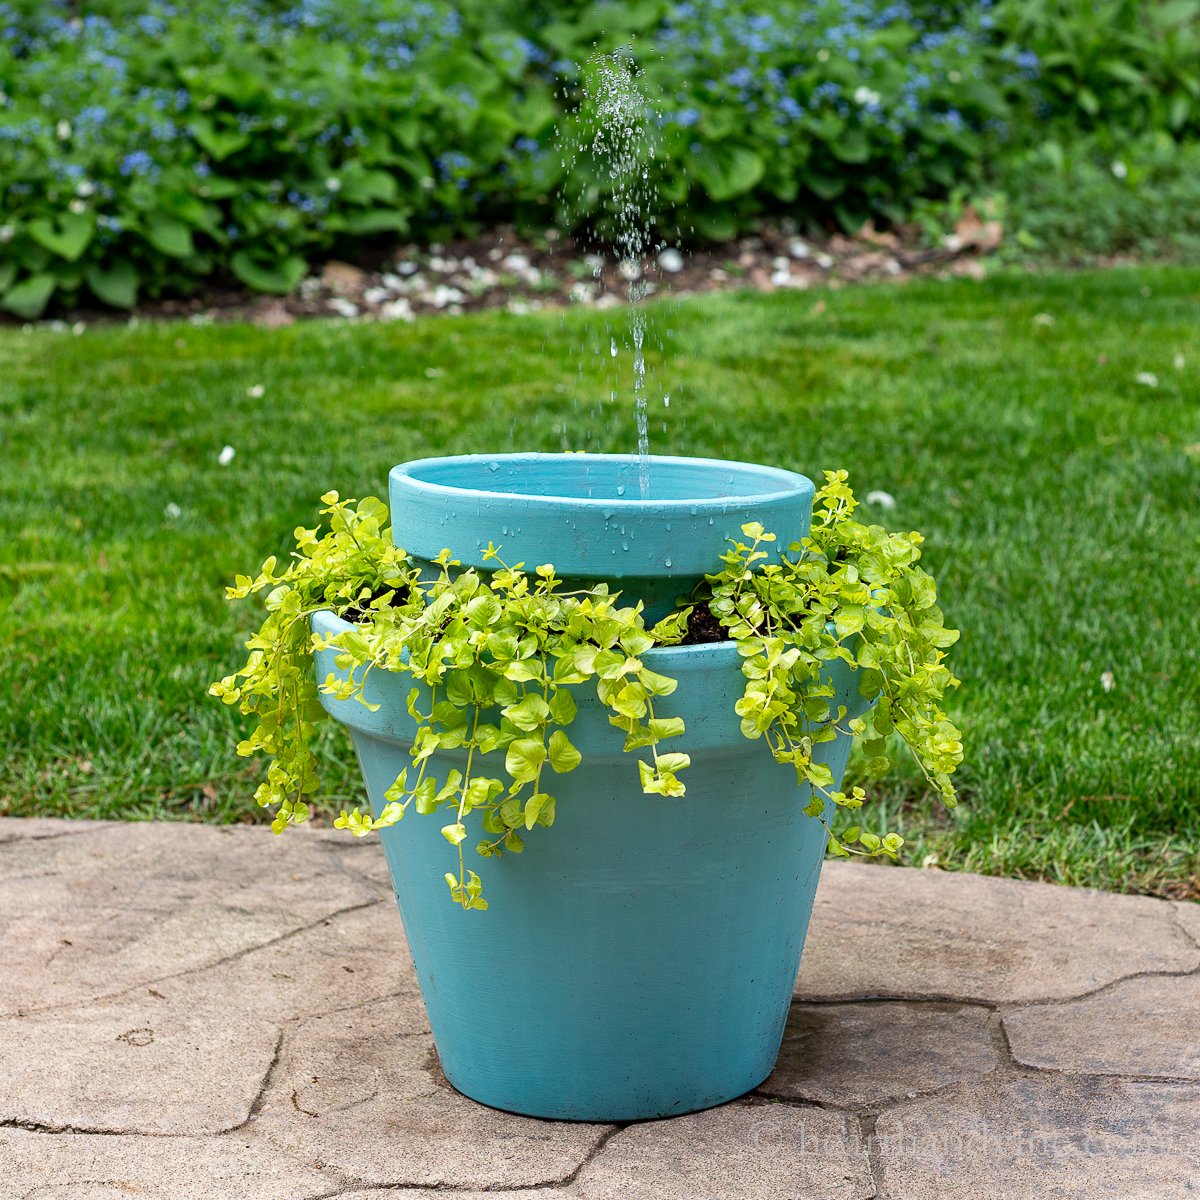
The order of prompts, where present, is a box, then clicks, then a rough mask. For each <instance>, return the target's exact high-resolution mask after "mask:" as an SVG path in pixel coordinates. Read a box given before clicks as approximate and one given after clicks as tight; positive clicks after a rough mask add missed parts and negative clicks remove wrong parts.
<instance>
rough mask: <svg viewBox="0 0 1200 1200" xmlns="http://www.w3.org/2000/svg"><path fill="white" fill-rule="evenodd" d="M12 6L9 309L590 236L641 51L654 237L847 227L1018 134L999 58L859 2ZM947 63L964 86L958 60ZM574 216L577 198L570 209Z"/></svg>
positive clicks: (256, 0)
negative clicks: (499, 231)
mask: <svg viewBox="0 0 1200 1200" xmlns="http://www.w3.org/2000/svg"><path fill="white" fill-rule="evenodd" d="M76 10H77V6H76V5H75V4H73V3H71V4H68V3H67V2H66V0H54V2H52V3H42V4H36V3H33V2H32V0H6V2H4V3H0V93H2V98H0V195H2V196H3V214H2V216H0V303H2V304H3V305H4V306H5V307H6V308H7V309H8V310H9V311H10V312H13V313H15V314H17V315H19V316H21V317H23V318H26V319H30V318H33V317H36V316H37V315H39V314H40V313H41V312H42V311H43V310H44V308H45V306H46V304H47V303H49V301H50V300H51V298H53V297H55V296H57V297H58V299H59V301H60V302H61V303H62V304H64V305H65V306H68V307H69V306H71V305H72V304H75V303H78V302H79V301H80V299H81V298H82V297H83V296H84V295H85V291H86V292H90V293H91V294H92V295H94V296H95V297H97V298H98V299H100V300H102V301H103V302H104V303H106V304H110V305H114V306H117V307H130V306H132V305H133V304H134V303H135V302H136V300H137V298H138V296H139V295H141V294H150V295H155V294H158V293H160V292H162V291H164V290H173V291H183V292H186V291H188V290H189V289H191V288H194V287H195V286H196V285H197V283H198V282H200V281H202V280H203V279H205V278H208V277H210V276H212V275H213V274H214V273H216V274H217V275H220V274H221V273H223V272H229V273H232V274H233V275H234V276H236V278H237V279H239V280H240V281H241V282H242V283H244V284H246V285H248V286H250V287H252V288H256V289H258V290H260V291H265V292H280V293H282V292H287V291H289V290H291V289H292V288H293V287H295V286H296V284H297V283H298V282H299V280H300V279H301V278H302V277H303V276H304V274H305V273H306V271H307V270H308V266H309V262H310V260H311V259H313V258H318V257H323V256H328V255H329V254H330V253H332V252H333V251H334V250H335V249H337V248H338V247H339V246H341V247H344V248H345V252H347V253H349V252H352V250H353V247H354V245H355V244H356V243H357V242H360V241H361V240H363V239H370V238H378V237H395V236H397V235H401V236H408V235H409V234H410V233H412V234H421V235H424V236H428V237H431V238H434V239H437V238H443V237H446V236H450V235H452V234H455V233H463V232H472V231H473V230H474V229H475V228H477V226H478V224H479V223H480V222H495V221H498V220H502V219H503V220H510V219H515V220H517V221H518V222H519V223H521V224H523V225H526V226H530V225H533V226H537V225H543V226H544V225H545V224H546V223H547V222H548V221H549V220H550V219H551V218H552V216H554V215H557V217H558V219H560V220H564V221H566V220H569V221H570V223H571V224H572V225H578V224H580V223H584V224H590V225H599V226H601V227H603V225H604V222H605V220H606V219H607V217H608V209H609V208H611V206H612V204H613V200H612V196H611V190H612V189H611V187H610V186H609V181H607V180H606V179H605V178H604V176H603V173H601V172H597V171H591V173H590V174H589V168H588V166H587V165H586V164H584V163H580V164H579V167H578V178H577V179H576V180H575V182H576V183H578V184H579V187H578V188H575V189H573V191H572V199H571V205H570V206H569V207H570V211H569V212H568V211H567V210H566V208H561V209H560V211H558V212H557V214H555V203H556V201H555V196H556V189H557V187H558V185H559V184H560V182H561V181H562V178H563V174H564V171H565V167H564V165H563V164H564V161H565V159H564V156H563V155H562V154H561V153H560V152H559V150H557V149H555V148H554V141H555V130H556V129H558V130H559V131H560V133H563V132H565V134H566V135H567V136H568V138H569V136H570V135H571V133H572V131H573V130H574V125H573V123H572V122H573V118H572V117H571V115H570V114H572V113H573V112H575V111H576V110H577V103H578V98H579V94H580V92H579V89H580V83H581V80H582V77H583V71H584V65H583V64H584V63H585V60H586V58H587V55H588V54H589V53H591V51H592V49H593V48H594V47H596V46H597V45H598V46H600V48H601V49H611V48H613V47H615V46H618V45H627V46H628V47H629V48H630V54H631V55H632V56H633V58H634V59H635V60H637V61H639V62H642V63H643V64H644V69H645V71H646V76H647V81H648V86H649V87H650V88H651V89H652V90H653V92H654V95H655V96H656V100H655V112H654V114H653V116H652V117H651V120H652V122H653V124H654V127H655V130H656V133H657V136H658V139H659V140H660V142H661V147H662V150H661V153H660V154H659V155H658V157H657V158H656V159H655V160H654V162H653V163H652V164H650V169H649V171H648V174H649V177H650V183H651V186H652V188H653V189H657V202H656V203H655V205H654V206H652V207H653V208H654V211H648V212H647V213H646V214H645V218H646V220H647V222H648V223H649V224H650V225H651V226H652V227H654V228H655V231H656V234H657V235H658V236H660V237H668V236H669V237H675V236H682V237H686V238H692V237H698V238H703V237H710V238H720V237H727V236H732V234H733V233H736V232H737V230H738V229H739V228H742V227H743V226H745V225H747V224H749V223H752V222H753V220H755V219H756V218H757V216H758V215H759V214H761V213H764V212H771V211H783V210H789V211H792V210H796V211H799V212H800V213H801V214H807V215H808V216H811V217H819V216H822V215H825V214H828V213H834V214H836V215H837V216H838V219H839V220H841V222H842V223H843V225H845V226H846V227H847V228H854V227H857V225H858V224H861V222H862V220H863V219H865V217H866V216H869V215H872V214H873V213H875V212H880V213H883V214H885V215H886V214H889V213H890V214H893V215H900V214H902V213H903V211H904V208H905V205H906V203H907V200H908V199H909V198H910V197H911V196H913V195H919V194H922V193H923V192H924V191H927V190H928V189H930V188H933V189H935V190H936V189H941V188H945V187H949V186H950V185H951V184H952V183H953V182H954V181H955V180H956V179H957V178H958V177H959V176H960V175H961V174H962V173H963V172H964V171H968V172H969V171H970V170H972V169H973V168H972V165H971V164H973V163H977V161H978V160H979V158H980V155H981V154H982V152H983V148H984V146H985V144H986V142H987V140H988V138H990V137H992V136H993V135H994V134H995V132H996V130H997V129H998V128H999V126H998V125H996V122H997V121H998V120H999V119H1000V118H1001V117H1002V116H1003V114H1004V113H1005V112H1006V111H1007V101H1006V99H1005V95H1004V88H1003V87H998V86H997V85H996V83H995V82H993V81H991V80H990V77H989V75H988V63H989V61H990V59H989V57H988V56H989V55H990V54H991V49H990V47H989V41H988V38H989V37H990V34H989V33H988V31H987V30H986V29H984V28H983V26H982V25H981V24H980V21H979V20H978V19H976V18H975V17H974V16H972V15H971V14H970V13H968V14H967V16H966V17H964V18H963V19H962V20H959V19H958V18H955V20H954V21H952V22H950V23H949V24H948V25H946V27H945V28H940V27H939V28H933V27H932V25H931V24H930V22H929V21H927V20H925V19H921V20H917V19H915V18H912V19H910V18H911V14H910V13H908V10H907V9H906V8H905V7H904V6H903V5H899V6H897V5H891V6H887V7H884V6H882V5H880V6H879V7H876V6H874V5H873V4H861V3H854V2H852V0H828V2H827V3H825V4H824V5H820V6H812V5H808V4H802V3H799V2H797V0H777V2H774V3H771V4H767V5H761V4H756V3H752V2H750V0H729V2H728V3H720V2H718V0H695V2H694V3H668V2H666V0H649V2H648V3H642V4H627V3H621V4H614V3H601V4H599V5H585V4H583V3H581V2H579V0H543V2H542V3H539V4H535V5H532V6H531V5H524V4H516V3H514V2H513V0H458V2H457V3H452V2H451V0H369V2H367V3H358V2H357V0H356V2H355V3H349V2H348V0H305V2H304V3H288V2H286V0H285V2H281V3H280V2H274V0H198V2H197V3H195V4H189V5H179V6H172V5H168V4H165V3H162V2H160V0H145V2H144V3H138V2H125V3H120V2H117V0H113V2H111V3H100V2H98V0H93V2H92V3H91V4H85V5H84V6H83V10H84V15H82V16H81V15H78V14H77V11H76ZM943 60H945V61H943ZM575 192H577V193H578V195H575Z"/></svg>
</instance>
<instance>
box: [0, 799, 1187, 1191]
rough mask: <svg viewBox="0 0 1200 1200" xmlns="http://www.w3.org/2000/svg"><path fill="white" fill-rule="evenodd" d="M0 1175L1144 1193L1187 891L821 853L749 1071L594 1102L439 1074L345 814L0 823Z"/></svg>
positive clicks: (1180, 1026) (191, 1184) (1164, 1151)
mask: <svg viewBox="0 0 1200 1200" xmlns="http://www.w3.org/2000/svg"><path fill="white" fill-rule="evenodd" d="M0 927H2V928H3V941H2V943H0V962H2V964H3V967H2V969H0V1197H21V1198H23V1200H50V1198H54V1200H58V1198H60V1197H65V1198H68V1200H116V1197H119V1196H120V1197H125V1196H130V1195H135V1196H139V1197H161V1198H163V1200H187V1198H190V1197H198V1198H199V1197H204V1198H205V1200H208V1198H211V1197H219V1198H221V1200H226V1198H228V1200H283V1198H285V1197H286V1198H287V1200H316V1198H318V1197H326V1196H339V1197H346V1198H351V1197H353V1198H356V1200H366V1198H367V1197H369V1196H374V1195H376V1194H378V1192H379V1191H381V1190H387V1189H404V1190H405V1192H406V1194H407V1195H408V1196H409V1197H412V1198H413V1200H432V1198H433V1194H434V1191H435V1190H436V1191H439V1192H444V1191H446V1190H452V1191H455V1192H456V1193H457V1195H458V1196H459V1197H462V1198H463V1200H467V1198H469V1197H477V1198H481V1197H482V1194H483V1193H486V1194H487V1195H488V1196H489V1197H494V1196H496V1195H497V1194H499V1195H504V1194H505V1193H506V1192H512V1193H514V1197H513V1200H516V1198H515V1193H516V1192H518V1191H520V1192H522V1193H523V1194H524V1193H525V1192H526V1191H527V1190H528V1189H536V1190H537V1195H539V1196H542V1197H545V1198H546V1200H563V1198H565V1197H568V1196H569V1197H578V1198H579V1200H609V1198H615V1197H625V1198H628V1200H740V1198H742V1197H747V1198H750V1197H753V1198H755V1200H758V1198H762V1200H810V1198H811V1200H834V1198H836V1200H868V1198H870V1197H880V1198H881V1197H891V1198H894V1200H925V1198H926V1197H939V1198H940V1197H946V1196H964V1197H970V1198H971V1200H991V1198H997V1200H999V1198H1002V1197H1003V1198H1005V1200H1007V1198H1010V1197H1011V1198H1012V1200H1024V1198H1026V1197H1031V1196H1054V1197H1066V1198H1076V1197H1080V1198H1082V1197H1109V1196H1119V1197H1120V1198H1121V1200H1141V1198H1145V1200H1151V1198H1153V1200H1169V1198H1172V1197H1176V1196H1178V1197H1184V1196H1186V1197H1189V1198H1190V1200H1194V1198H1195V1197H1196V1195H1197V1191H1198V1190H1200V905H1197V904H1194V903H1177V904H1173V903H1170V902H1168V901H1164V900H1154V899H1148V898H1145V897H1138V896H1114V895H1107V894H1104V893H1094V892H1085V891H1079V890H1075V889H1069V888H1058V887H1054V886H1051V885H1048V884H1037V883H1017V882H1013V881H1010V880H999V879H988V878H983V877H981V876H975V875H955V874H947V873H942V872H938V871H915V870H904V869H898V868H889V867H877V866H864V865H848V864H840V863H827V864H826V866H825V870H824V874H823V877H822V881H821V886H820V889H819V891H818V893H817V903H816V908H815V911H814V914H813V922H812V927H811V929H810V932H809V936H808V944H807V946H806V948H805V952H804V962H803V966H802V968H801V971H800V978H799V980H798V981H797V984H796V1001H795V1003H794V1005H793V1007H792V1013H791V1017H790V1019H789V1022H788V1027H787V1032H786V1034H785V1037H784V1042H783V1048H782V1050H781V1051H780V1055H779V1059H778V1061H777V1063H776V1067H775V1070H774V1072H773V1074H772V1075H771V1076H770V1078H769V1079H767V1080H766V1081H765V1082H764V1083H763V1084H762V1086H761V1087H760V1088H759V1089H758V1090H757V1091H756V1092H754V1093H753V1094H751V1095H749V1096H746V1097H743V1098H742V1099H741V1100H738V1101H737V1102H735V1103H733V1104H729V1105H726V1106H724V1107H722V1108H719V1109H715V1110H712V1111H709V1112H704V1113H697V1114H692V1115H690V1116H685V1117H678V1118H675V1119H673V1120H670V1121H657V1122H647V1123H645V1124H639V1125H630V1126H627V1127H620V1126H615V1125H584V1124H570V1123H563V1122H552V1121H538V1120H533V1119H530V1118H527V1117H517V1116H512V1115H510V1114H507V1113H503V1112H497V1111H495V1110H493V1109H489V1108H485V1107H482V1106H481V1105H478V1104H475V1103H474V1102H472V1101H470V1100H467V1099H466V1098H465V1097H463V1096H461V1095H460V1094H459V1093H457V1092H456V1091H454V1090H453V1089H452V1088H451V1087H449V1085H448V1084H447V1083H446V1082H445V1080H444V1079H443V1078H442V1075H441V1071H440V1069H439V1066H438V1060H437V1055H436V1052H435V1051H434V1047H433V1040H432V1038H431V1037H430V1035H429V1028H428V1026H427V1024H426V1022H425V1015H424V1010H423V1008H422V1005H421V998H420V995H419V992H418V990H417V986H416V981H415V979H414V976H413V970H412V965H411V962H410V960H409V956H408V952H407V949H406V946H405V941H404V932H403V929H402V927H401V924H400V919H399V916H398V914H397V912H396V909H395V904H394V901H393V899H392V896H391V891H390V888H389V885H388V881H387V873H386V870H385V867H384V863H383V857H382V854H381V852H380V850H379V847H378V845H376V844H374V842H373V839H372V840H367V841H358V842H356V841H353V840H352V839H350V838H349V837H347V836H345V835H343V834H340V833H336V832H334V831H332V830H309V829H301V830H296V831H293V832H290V833H289V834H288V835H287V836H286V837H283V838H275V837H274V836H272V834H270V833H269V832H268V831H266V830H263V829H257V828H254V829H251V828H245V827H225V828H214V827H210V826H200V825H170V826H168V825H155V824H132V823H131V824H123V823H115V822H113V823H106V822H96V823H92V822H67V821H39V820H31V821H15V820H0Z"/></svg>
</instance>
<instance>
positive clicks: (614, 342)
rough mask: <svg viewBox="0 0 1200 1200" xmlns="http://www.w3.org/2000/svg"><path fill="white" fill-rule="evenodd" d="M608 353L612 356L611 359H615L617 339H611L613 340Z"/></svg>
mask: <svg viewBox="0 0 1200 1200" xmlns="http://www.w3.org/2000/svg"><path fill="white" fill-rule="evenodd" d="M609 353H610V354H612V356H613V358H616V357H617V339H616V338H613V340H612V349H611V350H610V351H609Z"/></svg>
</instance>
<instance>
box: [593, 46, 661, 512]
mask: <svg viewBox="0 0 1200 1200" xmlns="http://www.w3.org/2000/svg"><path fill="white" fill-rule="evenodd" d="M640 74H641V72H639V71H638V70H637V68H636V66H635V65H634V63H633V62H632V60H631V59H630V58H629V56H628V54H627V53H624V52H622V51H621V50H616V51H613V52H612V53H611V54H603V53H600V52H599V51H597V52H596V53H594V54H593V55H592V56H591V58H589V59H588V64H587V70H586V72H585V84H584V104H583V108H582V110H581V113H582V115H583V117H584V128H585V129H587V130H589V131H590V133H591V141H590V145H588V146H587V147H586V150H587V151H588V152H589V153H590V155H591V159H592V161H593V163H594V164H595V165H596V166H597V167H598V168H599V170H600V172H601V173H602V174H604V175H606V176H607V178H608V184H609V187H610V189H611V205H610V208H609V215H610V217H611V219H612V229H613V232H612V235H611V244H612V249H613V252H614V253H615V255H616V258H617V261H618V263H619V264H620V269H621V274H622V275H623V276H624V277H625V279H626V281H627V283H628V288H627V291H626V294H627V296H628V299H629V325H630V335H631V340H632V342H633V397H634V410H635V412H636V415H637V439H638V441H637V444H638V449H637V453H638V484H639V487H640V490H641V495H642V499H643V500H648V499H649V498H650V433H649V424H648V419H647V414H646V356H645V343H646V313H645V310H644V308H643V307H642V301H643V300H645V298H646V280H645V276H644V274H643V271H642V256H643V255H644V253H645V252H646V250H647V249H648V248H649V247H650V245H651V241H652V239H651V225H650V222H649V219H648V214H649V212H650V211H651V203H652V201H653V199H654V192H655V190H656V189H654V188H653V187H652V185H651V183H650V170H649V163H650V160H651V159H652V158H653V156H654V148H653V145H652V143H651V139H650V135H649V118H650V115H651V113H652V108H651V105H650V102H649V101H648V100H647V99H646V96H645V95H644V94H643V92H642V89H641V87H640V86H639V76H640ZM582 148H583V147H581V149H582ZM599 272H600V268H599V267H597V268H596V273H597V274H599ZM613 355H614V357H615V355H616V341H615V339H614V341H613Z"/></svg>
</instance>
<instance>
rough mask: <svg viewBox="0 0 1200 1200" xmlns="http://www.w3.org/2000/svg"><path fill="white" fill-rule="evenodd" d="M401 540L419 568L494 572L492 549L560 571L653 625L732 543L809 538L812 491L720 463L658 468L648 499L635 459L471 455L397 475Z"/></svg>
mask: <svg viewBox="0 0 1200 1200" xmlns="http://www.w3.org/2000/svg"><path fill="white" fill-rule="evenodd" d="M388 492H389V500H390V506H391V515H392V530H393V537H394V539H395V542H396V545H397V546H402V547H404V549H405V550H407V551H408V553H409V554H411V555H412V556H413V558H414V559H415V560H416V561H417V562H418V563H420V564H427V563H429V562H431V561H432V560H433V559H435V558H437V556H438V554H440V553H441V551H442V550H443V548H445V549H449V550H450V551H451V553H452V555H453V557H454V558H456V559H458V560H459V561H460V562H461V563H462V564H463V565H464V566H466V567H476V568H481V569H491V567H493V566H494V564H488V563H485V561H484V558H483V554H484V552H485V551H486V550H487V547H488V543H489V542H493V543H495V544H496V545H497V546H499V547H500V548H501V556H502V557H503V559H504V561H505V562H507V563H509V564H510V565H515V564H516V563H518V562H524V563H525V564H526V565H527V567H528V568H529V569H530V570H532V569H533V568H534V567H535V566H539V565H540V564H542V563H553V564H554V567H555V570H556V571H557V572H558V575H559V578H561V579H563V580H566V581H567V582H568V584H584V585H588V584H591V583H595V582H598V581H600V580H605V581H607V582H608V583H609V585H610V587H611V588H612V589H613V590H614V591H616V590H619V591H620V592H621V595H622V599H623V601H624V602H625V603H633V602H634V601H636V600H641V601H642V603H643V604H644V605H645V606H646V620H647V622H648V623H650V624H653V623H654V622H655V621H657V620H659V619H660V618H661V617H664V616H666V614H667V613H668V612H670V610H671V608H672V607H673V606H674V603H675V598H676V596H678V595H679V594H680V593H687V592H690V591H691V589H692V588H693V586H695V584H697V583H699V582H700V580H701V579H702V578H703V577H704V574H705V572H706V571H712V570H714V569H716V567H717V566H718V565H719V563H718V557H719V556H720V555H721V554H723V553H724V552H725V551H726V550H728V549H729V541H728V539H730V538H744V537H745V535H744V534H743V533H742V526H743V525H744V524H747V523H748V522H750V521H759V522H761V523H762V525H763V526H764V528H766V529H767V531H768V532H771V533H775V534H777V535H778V536H779V540H778V541H777V542H776V543H775V544H774V546H765V547H764V548H765V549H770V550H771V551H772V553H779V552H781V551H784V550H786V547H787V545H788V544H789V543H790V542H793V541H798V540H799V539H800V538H802V537H805V536H806V535H807V534H808V527H809V521H810V520H811V517H812V500H813V484H812V480H810V479H807V478H806V477H805V476H803V475H797V474H795V473H794V472H792V471H782V470H780V469H778V468H777V467H762V466H758V465H756V464H754V463H742V462H727V461H725V460H723V459H714V458H672V457H667V456H659V455H652V456H651V458H650V496H649V498H648V499H646V500H643V499H641V492H640V488H639V483H638V461H637V459H636V458H630V456H629V455H627V454H492V455H488V454H465V455H460V456H458V457H453V458H422V459H416V460H414V461H412V462H407V463H401V464H400V465H399V466H397V467H393V468H392V471H391V474H390V476H389V478H388Z"/></svg>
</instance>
